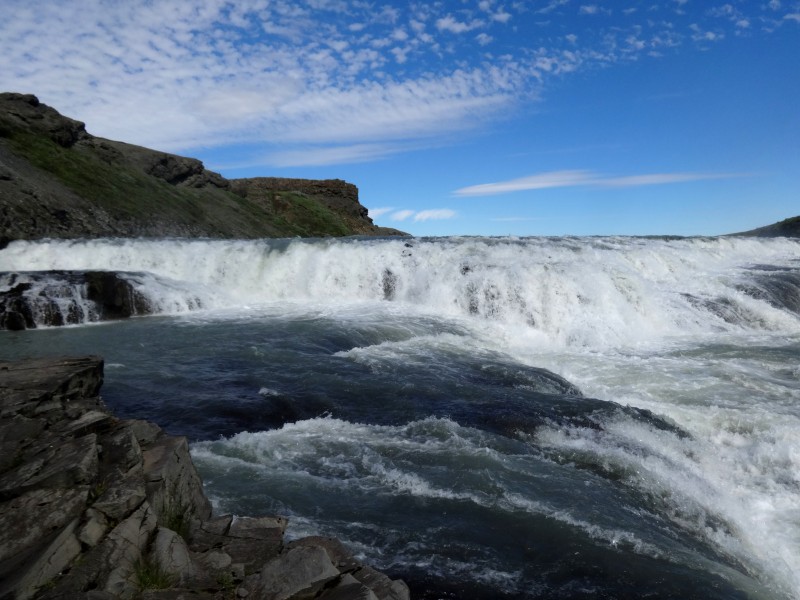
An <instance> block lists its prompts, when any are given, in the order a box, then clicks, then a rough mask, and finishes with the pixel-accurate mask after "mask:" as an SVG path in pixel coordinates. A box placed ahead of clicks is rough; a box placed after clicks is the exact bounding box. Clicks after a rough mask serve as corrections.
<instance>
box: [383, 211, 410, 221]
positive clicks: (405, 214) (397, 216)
mask: <svg viewBox="0 0 800 600" xmlns="http://www.w3.org/2000/svg"><path fill="white" fill-rule="evenodd" d="M413 215H414V211H413V210H398V211H397V212H395V213H392V214H391V215H390V217H389V218H390V219H391V220H392V221H405V220H406V219H408V218H409V217H411V216H413Z"/></svg>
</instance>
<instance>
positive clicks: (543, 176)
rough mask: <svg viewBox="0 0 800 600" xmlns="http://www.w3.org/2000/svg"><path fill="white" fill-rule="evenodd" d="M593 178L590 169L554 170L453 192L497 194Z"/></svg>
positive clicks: (559, 185)
mask: <svg viewBox="0 0 800 600" xmlns="http://www.w3.org/2000/svg"><path fill="white" fill-rule="evenodd" d="M591 179H592V175H591V173H590V172H589V171H553V172H550V173H539V174H537V175H530V176H528V177H520V178H519V179H511V180H508V181H500V182H496V183H482V184H479V185H471V186H469V187H464V188H461V189H458V190H456V191H455V192H453V194H455V195H456V196H495V195H497V194H507V193H509V192H519V191H523V190H542V189H546V188H557V187H569V186H575V185H583V184H585V183H586V182H587V181H591Z"/></svg>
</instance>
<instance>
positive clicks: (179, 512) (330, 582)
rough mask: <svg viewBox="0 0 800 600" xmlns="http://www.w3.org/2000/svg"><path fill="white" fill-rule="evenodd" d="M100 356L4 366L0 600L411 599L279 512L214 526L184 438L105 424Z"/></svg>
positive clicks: (397, 584) (133, 424) (139, 426)
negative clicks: (290, 531) (296, 532)
mask: <svg viewBox="0 0 800 600" xmlns="http://www.w3.org/2000/svg"><path fill="white" fill-rule="evenodd" d="M102 367H103V361H102V359H101V358H99V357H83V358H76V359H72V358H70V359H53V360H34V361H27V362H16V363H0V407H1V408H2V412H0V456H2V457H3V460H2V461H0V598H2V599H3V600H6V599H13V600H27V599H29V598H31V599H42V600H45V599H47V600H56V599H59V600H75V599H86V600H89V599H92V600H110V599H114V598H123V599H132V598H142V599H145V598H149V599H152V600H156V599H161V600H169V599H178V598H198V599H202V598H208V599H211V598H213V599H218V598H232V597H236V598H272V599H276V600H277V599H281V600H301V599H309V598H312V597H314V598H319V599H320V600H339V599H342V600H344V599H355V598H363V599H365V600H373V599H376V600H407V599H408V597H409V595H408V588H407V587H406V586H405V584H404V583H402V582H401V581H393V580H391V579H390V578H388V577H387V576H385V575H383V574H381V573H379V572H378V571H375V570H374V569H371V568H370V567H368V566H365V565H363V564H361V563H359V562H358V561H356V560H355V559H353V557H352V556H351V555H350V554H349V553H348V551H347V550H346V548H345V547H344V546H343V545H342V544H340V543H339V542H337V541H336V540H332V539H329V538H304V539H302V540H296V541H294V542H292V543H289V544H286V543H285V542H284V539H283V535H284V531H285V528H286V519H284V518H281V517H238V518H234V517H232V516H231V515H223V516H217V517H213V516H212V515H211V507H210V504H209V502H208V500H207V499H206V497H205V495H204V494H203V489H202V482H201V481H200V477H199V476H198V474H197V472H196V470H195V468H194V465H193V464H192V461H191V457H190V456H189V448H188V444H187V443H186V439H185V438H182V437H173V436H169V435H166V434H165V433H164V432H163V431H162V430H161V429H160V428H158V427H157V426H156V425H153V424H151V423H147V422H145V421H140V420H132V421H123V420H119V419H117V418H115V417H114V416H113V415H111V414H110V413H109V412H108V410H107V409H106V408H105V406H104V405H103V403H102V401H101V400H100V398H99V396H98V392H99V389H100V385H101V384H102V377H103V371H102Z"/></svg>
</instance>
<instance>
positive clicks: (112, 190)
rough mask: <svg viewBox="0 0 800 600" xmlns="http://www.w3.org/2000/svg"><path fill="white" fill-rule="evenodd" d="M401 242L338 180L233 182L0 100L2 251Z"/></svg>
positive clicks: (21, 99)
mask: <svg viewBox="0 0 800 600" xmlns="http://www.w3.org/2000/svg"><path fill="white" fill-rule="evenodd" d="M346 235H402V232H399V231H397V230H393V229H386V228H381V227H377V226H376V225H374V224H373V223H372V220H371V219H370V218H369V217H368V216H367V210H366V209H365V208H364V207H363V206H361V204H360V203H359V201H358V190H357V188H356V187H355V186H354V185H352V184H348V183H346V182H343V181H340V180H328V181H309V180H294V179H271V178H256V179H239V180H232V181H229V180H227V179H225V178H224V177H222V176H221V175H219V174H217V173H214V172H212V171H209V170H207V169H205V167H204V166H203V163H202V162H200V161H199V160H196V159H193V158H186V157H182V156H177V155H174V154H168V153H164V152H158V151H155V150H150V149H148V148H142V147H139V146H134V145H131V144H126V143H123V142H117V141H112V140H106V139H103V138H99V137H95V136H93V135H91V134H89V133H87V132H86V129H85V127H84V124H83V123H81V122H80V121H75V120H73V119H69V118H67V117H64V116H62V115H60V114H59V113H58V112H57V111H56V110H54V109H53V108H50V107H49V106H46V105H44V104H41V103H40V102H39V100H38V99H37V98H36V97H35V96H31V95H22V94H12V93H2V94H0V247H2V246H4V245H6V244H7V243H8V242H10V241H12V240H15V239H38V238H45V237H56V238H74V237H103V236H119V237H139V236H146V237H162V236H177V237H211V238H259V237H294V236H312V237H323V236H346Z"/></svg>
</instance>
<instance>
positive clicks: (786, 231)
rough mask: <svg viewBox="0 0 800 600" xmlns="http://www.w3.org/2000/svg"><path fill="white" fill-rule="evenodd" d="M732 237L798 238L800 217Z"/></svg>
mask: <svg viewBox="0 0 800 600" xmlns="http://www.w3.org/2000/svg"><path fill="white" fill-rule="evenodd" d="M732 235H742V236H748V237H800V217H790V218H788V219H784V220H783V221H779V222H778V223H773V224H772V225H767V226H765V227H759V228H758V229H751V230H750V231H743V232H741V233H734V234H732Z"/></svg>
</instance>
